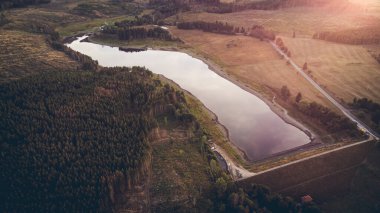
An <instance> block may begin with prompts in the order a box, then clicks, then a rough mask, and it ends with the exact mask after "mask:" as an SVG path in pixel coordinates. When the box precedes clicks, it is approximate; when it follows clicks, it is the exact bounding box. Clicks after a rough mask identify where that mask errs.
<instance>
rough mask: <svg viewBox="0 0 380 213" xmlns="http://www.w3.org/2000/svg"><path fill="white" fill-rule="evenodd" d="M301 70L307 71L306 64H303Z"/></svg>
mask: <svg viewBox="0 0 380 213" xmlns="http://www.w3.org/2000/svg"><path fill="white" fill-rule="evenodd" d="M302 69H303V70H307V62H305V63H304V64H303V67H302Z"/></svg>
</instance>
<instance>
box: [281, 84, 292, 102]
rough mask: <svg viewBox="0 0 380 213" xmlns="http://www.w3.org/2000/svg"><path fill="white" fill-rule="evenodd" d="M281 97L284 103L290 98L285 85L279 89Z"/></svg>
mask: <svg viewBox="0 0 380 213" xmlns="http://www.w3.org/2000/svg"><path fill="white" fill-rule="evenodd" d="M281 97H282V99H284V100H285V101H287V100H288V99H289V97H290V90H289V89H288V87H287V86H286V85H284V86H282V87H281Z"/></svg>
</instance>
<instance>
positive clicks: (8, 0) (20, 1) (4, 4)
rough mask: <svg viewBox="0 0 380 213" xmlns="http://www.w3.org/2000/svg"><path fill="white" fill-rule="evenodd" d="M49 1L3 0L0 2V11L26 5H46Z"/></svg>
mask: <svg viewBox="0 0 380 213" xmlns="http://www.w3.org/2000/svg"><path fill="white" fill-rule="evenodd" d="M50 1H51V0H17V1H12V0H3V1H1V2H0V9H8V8H11V7H24V6H27V5H32V4H46V3H49V2H50Z"/></svg>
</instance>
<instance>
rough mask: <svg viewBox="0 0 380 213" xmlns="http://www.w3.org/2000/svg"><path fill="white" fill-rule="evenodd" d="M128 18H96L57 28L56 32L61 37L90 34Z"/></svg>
mask: <svg viewBox="0 0 380 213" xmlns="http://www.w3.org/2000/svg"><path fill="white" fill-rule="evenodd" d="M128 18H132V17H129V16H117V17H112V18H98V19H93V20H90V21H85V22H78V23H73V24H69V25H67V26H64V27H58V28H57V29H56V30H57V31H58V32H59V34H60V35H61V36H63V37H65V36H71V35H75V34H77V33H83V32H91V31H94V29H96V28H99V27H101V26H102V25H106V24H107V25H110V24H111V25H112V24H114V23H115V22H118V21H122V20H126V19H128Z"/></svg>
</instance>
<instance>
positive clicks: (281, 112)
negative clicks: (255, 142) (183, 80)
mask: <svg viewBox="0 0 380 213" xmlns="http://www.w3.org/2000/svg"><path fill="white" fill-rule="evenodd" d="M89 42H92V43H96V44H101V45H108V46H111V47H133V48H135V47H136V48H141V47H148V49H150V50H161V51H177V52H182V53H185V54H188V55H190V56H191V57H193V58H196V59H198V60H201V61H202V62H203V63H205V64H207V66H208V68H209V69H210V70H212V71H213V72H215V73H216V74H217V75H219V76H220V77H222V78H224V79H226V80H228V81H230V82H232V83H233V84H235V85H237V86H238V87H240V88H241V89H243V90H245V91H246V92H249V93H250V94H252V95H255V96H256V97H257V98H259V99H260V100H261V101H263V102H264V103H265V104H266V105H267V106H268V107H269V108H270V110H272V111H273V112H274V113H275V114H276V115H277V116H279V117H280V118H281V119H282V120H283V121H284V122H285V123H287V124H289V125H292V126H294V127H295V128H297V129H299V130H300V131H302V132H303V133H304V134H306V135H307V137H308V138H309V140H310V141H309V142H308V143H306V144H304V145H302V146H298V147H294V148H292V149H289V150H285V151H282V152H279V153H274V154H272V155H270V156H267V157H265V158H263V159H259V160H250V159H249V158H248V157H247V155H246V153H245V152H244V151H243V150H241V149H240V148H239V147H238V146H237V145H236V144H235V143H234V142H233V141H232V140H231V138H230V137H229V132H228V129H227V128H226V127H225V126H224V125H223V124H221V123H220V122H219V120H218V116H217V115H216V114H215V113H214V112H212V111H211V110H210V109H208V108H207V107H206V106H204V104H203V103H201V105H202V108H203V109H204V110H205V111H206V112H207V113H208V114H209V115H210V116H211V118H212V119H213V120H214V121H215V122H216V124H217V126H218V128H219V129H220V130H221V132H222V133H223V134H224V135H225V137H226V138H227V139H228V141H229V142H230V143H229V144H230V146H231V148H232V149H234V150H235V151H236V152H237V154H239V155H240V156H241V157H242V160H243V163H244V164H248V165H250V166H251V165H253V164H255V163H260V162H263V161H266V160H268V159H271V158H277V157H280V156H286V155H289V154H292V153H295V152H297V151H299V150H302V149H303V148H304V147H305V146H308V147H311V146H314V145H318V144H320V143H318V142H316V139H317V140H318V135H317V134H316V133H315V132H313V131H312V130H310V129H309V128H307V127H306V126H305V125H304V124H302V123H300V122H299V121H297V120H295V119H294V118H293V117H291V116H290V115H288V112H287V110H286V109H285V108H283V107H282V106H280V105H279V104H277V103H276V102H275V101H274V98H275V97H273V99H272V101H270V100H268V98H267V97H265V96H264V95H262V94H261V93H259V92H257V91H255V90H254V89H252V88H251V87H249V86H248V85H246V84H244V83H243V82H241V81H239V80H238V79H236V77H234V76H231V75H230V74H228V73H227V72H226V71H224V70H223V69H222V68H221V67H220V66H219V65H218V64H216V63H215V62H213V61H212V60H210V59H207V58H206V57H205V56H203V55H201V54H200V53H196V52H194V51H191V50H189V49H186V48H181V47H178V46H162V47H149V46H148V45H143V46H141V45H127V46H126V45H117V44H112V43H111V44H110V43H107V42H106V43H107V44H104V43H102V42H101V41H96V40H94V39H93V37H91V36H90V37H89ZM160 76H162V75H160ZM164 78H165V79H167V80H169V81H170V82H172V83H174V84H175V85H177V86H178V84H177V83H175V82H174V81H172V80H170V79H168V78H166V77H164ZM178 87H179V86H178ZM179 88H180V87H179ZM180 89H181V90H182V91H184V92H186V93H187V94H189V95H191V96H192V97H194V95H193V94H191V93H190V92H189V91H187V90H184V89H182V88H180ZM220 154H221V153H220ZM222 156H223V155H222ZM229 158H230V157H229ZM232 161H233V162H234V163H238V164H241V162H236V160H232ZM240 166H241V167H244V166H243V165H240ZM239 168H240V167H239Z"/></svg>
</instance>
